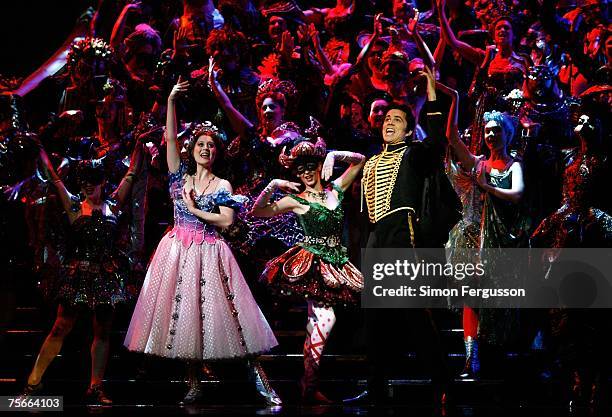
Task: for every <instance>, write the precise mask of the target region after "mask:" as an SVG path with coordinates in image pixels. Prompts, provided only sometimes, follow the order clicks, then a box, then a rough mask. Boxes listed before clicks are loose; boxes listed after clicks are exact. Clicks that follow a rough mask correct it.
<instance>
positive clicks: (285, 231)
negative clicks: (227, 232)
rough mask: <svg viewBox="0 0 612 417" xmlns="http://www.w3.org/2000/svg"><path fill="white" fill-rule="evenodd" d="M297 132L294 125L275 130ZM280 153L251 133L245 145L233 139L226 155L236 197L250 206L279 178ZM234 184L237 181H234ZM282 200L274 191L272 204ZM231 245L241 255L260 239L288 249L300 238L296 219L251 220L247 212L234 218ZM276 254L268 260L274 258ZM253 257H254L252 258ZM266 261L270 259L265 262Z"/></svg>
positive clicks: (287, 215) (290, 215)
mask: <svg viewBox="0 0 612 417" xmlns="http://www.w3.org/2000/svg"><path fill="white" fill-rule="evenodd" d="M298 129H299V128H298V127H297V126H296V125H295V124H294V123H291V122H289V123H283V124H282V125H281V126H279V127H278V128H277V129H276V130H279V131H284V130H287V131H293V130H296V131H297V130H298ZM279 153H280V149H278V148H276V147H273V146H272V145H271V144H270V143H269V142H268V141H267V137H264V136H263V135H261V134H260V133H259V132H258V131H257V130H255V129H253V130H252V132H251V133H250V134H249V139H248V140H247V141H244V140H242V139H241V138H236V139H235V140H234V141H233V142H232V143H231V145H230V146H229V147H228V150H227V154H228V156H229V158H230V161H231V162H232V163H233V164H234V167H235V169H234V172H237V173H240V176H241V178H239V179H240V181H241V182H240V184H241V185H239V186H238V187H237V188H236V193H237V194H240V195H244V196H246V197H248V198H249V200H250V201H252V202H254V201H255V200H256V199H257V196H258V195H259V193H260V192H261V191H262V190H263V189H264V187H265V186H266V185H267V184H268V183H269V182H270V181H271V180H272V179H273V178H282V177H284V176H285V175H284V174H285V173H283V172H282V171H281V169H280V168H279V166H278V163H277V162H276V161H277V160H278V154H279ZM236 179H237V180H238V178H236ZM283 196H284V194H283V193H281V192H280V191H277V192H276V193H275V194H274V195H273V196H272V201H276V200H279V199H280V198H282V197H283ZM231 233H232V237H231V243H232V246H235V247H237V248H238V249H239V250H240V251H241V252H243V253H245V254H253V248H254V247H255V246H256V245H257V244H258V243H259V242H260V241H261V240H262V239H273V240H276V241H279V242H281V243H282V245H284V246H285V248H283V250H284V249H286V248H289V247H292V246H294V245H296V244H297V243H298V242H300V241H301V240H302V239H303V238H304V232H303V230H302V228H301V227H300V225H299V223H298V220H297V217H296V215H295V214H293V213H284V214H281V215H278V216H275V217H271V218H259V217H254V216H251V215H250V214H249V213H248V211H246V210H245V211H242V212H240V213H239V214H238V216H237V219H236V223H235V225H234V226H232V228H231ZM278 253H279V252H276V253H274V254H273V255H272V256H276V255H278ZM255 256H257V255H255ZM267 259H270V257H268V258H266V260H267Z"/></svg>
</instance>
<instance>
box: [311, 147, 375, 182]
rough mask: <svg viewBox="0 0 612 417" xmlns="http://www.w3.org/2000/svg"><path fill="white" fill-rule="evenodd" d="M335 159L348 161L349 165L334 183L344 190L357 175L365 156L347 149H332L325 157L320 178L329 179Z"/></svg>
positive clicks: (363, 163)
mask: <svg viewBox="0 0 612 417" xmlns="http://www.w3.org/2000/svg"><path fill="white" fill-rule="evenodd" d="M336 161H342V162H347V163H349V164H350V165H349V167H348V168H347V169H346V170H345V171H344V172H343V173H342V175H340V177H338V178H337V179H336V180H335V181H334V183H335V184H336V185H337V186H338V187H340V188H342V190H343V191H346V190H347V189H348V188H349V187H350V186H351V184H352V183H353V181H355V179H357V177H358V176H359V172H360V171H361V169H362V168H363V166H364V165H365V161H366V157H365V156H363V155H362V154H360V153H356V152H348V151H332V152H329V153H328V154H327V156H326V157H325V162H323V169H322V170H321V178H323V179H324V180H325V181H327V180H329V179H330V178H331V176H332V174H333V172H334V164H335V162H336Z"/></svg>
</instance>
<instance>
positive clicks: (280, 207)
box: [251, 179, 300, 217]
mask: <svg viewBox="0 0 612 417" xmlns="http://www.w3.org/2000/svg"><path fill="white" fill-rule="evenodd" d="M299 187H300V184H298V183H297V182H291V181H286V180H281V179H275V180H272V181H270V184H268V185H267V186H266V188H264V189H263V190H262V192H261V193H260V194H259V197H257V200H255V204H253V208H252V209H251V215H253V216H256V217H274V216H276V215H277V214H282V213H287V212H289V211H294V210H296V209H297V208H299V207H300V204H299V203H298V202H297V201H296V200H294V199H293V198H291V197H289V196H285V197H283V198H281V199H280V200H278V201H275V202H274V203H270V199H271V198H272V194H274V191H276V190H277V189H279V190H282V191H285V192H287V193H298V192H299V191H300V189H299Z"/></svg>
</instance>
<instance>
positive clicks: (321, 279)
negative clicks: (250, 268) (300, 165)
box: [261, 183, 363, 305]
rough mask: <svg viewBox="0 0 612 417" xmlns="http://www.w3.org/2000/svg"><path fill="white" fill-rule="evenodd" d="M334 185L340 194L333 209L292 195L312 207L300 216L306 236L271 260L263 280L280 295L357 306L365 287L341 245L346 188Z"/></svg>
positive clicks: (321, 302) (329, 303)
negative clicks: (343, 189) (343, 201)
mask: <svg viewBox="0 0 612 417" xmlns="http://www.w3.org/2000/svg"><path fill="white" fill-rule="evenodd" d="M332 187H333V189H334V190H335V191H336V192H337V193H338V205H337V206H336V207H335V208H334V209H333V210H330V209H328V208H327V207H325V206H324V205H322V204H319V203H313V202H311V201H308V200H305V199H303V198H301V197H298V196H297V195H293V194H290V197H291V198H293V199H295V200H296V201H298V202H299V203H300V204H303V205H305V206H308V207H309V209H308V211H307V212H306V213H304V214H300V215H298V216H297V217H298V219H299V221H300V224H301V225H302V228H303V229H304V233H305V236H304V239H303V240H302V241H301V242H300V243H298V244H297V245H295V246H294V247H292V248H291V249H289V250H288V251H286V252H285V253H283V254H282V255H280V256H279V257H277V258H275V259H272V260H271V261H269V262H268V263H267V265H266V268H265V270H264V272H263V273H262V275H261V279H262V280H265V281H266V282H267V284H268V286H269V287H270V288H271V289H272V290H273V291H274V292H276V293H279V294H281V295H298V296H301V297H304V298H306V299H307V300H314V301H315V302H318V303H320V304H324V305H333V304H346V305H354V304H356V303H357V302H358V299H359V297H360V292H361V290H362V288H363V276H362V275H361V272H359V270H358V269H357V268H355V266H354V265H353V264H351V263H350V262H349V260H348V254H347V250H346V248H345V247H344V246H342V227H343V223H344V210H343V208H342V200H343V199H344V191H342V189H341V188H340V187H338V186H337V185H335V184H334V183H332Z"/></svg>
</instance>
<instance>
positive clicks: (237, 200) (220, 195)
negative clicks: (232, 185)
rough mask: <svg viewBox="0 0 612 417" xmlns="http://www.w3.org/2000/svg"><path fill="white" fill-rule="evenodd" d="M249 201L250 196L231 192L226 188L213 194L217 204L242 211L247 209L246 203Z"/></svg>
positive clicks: (214, 201)
mask: <svg viewBox="0 0 612 417" xmlns="http://www.w3.org/2000/svg"><path fill="white" fill-rule="evenodd" d="M248 202H249V198H248V197H245V196H243V195H238V194H231V193H230V192H229V191H228V190H226V189H224V188H223V189H221V190H219V191H217V192H216V193H215V194H214V196H213V203H214V205H215V206H223V207H229V208H232V209H234V210H238V211H241V212H242V211H244V210H246V205H247V203H248Z"/></svg>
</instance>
